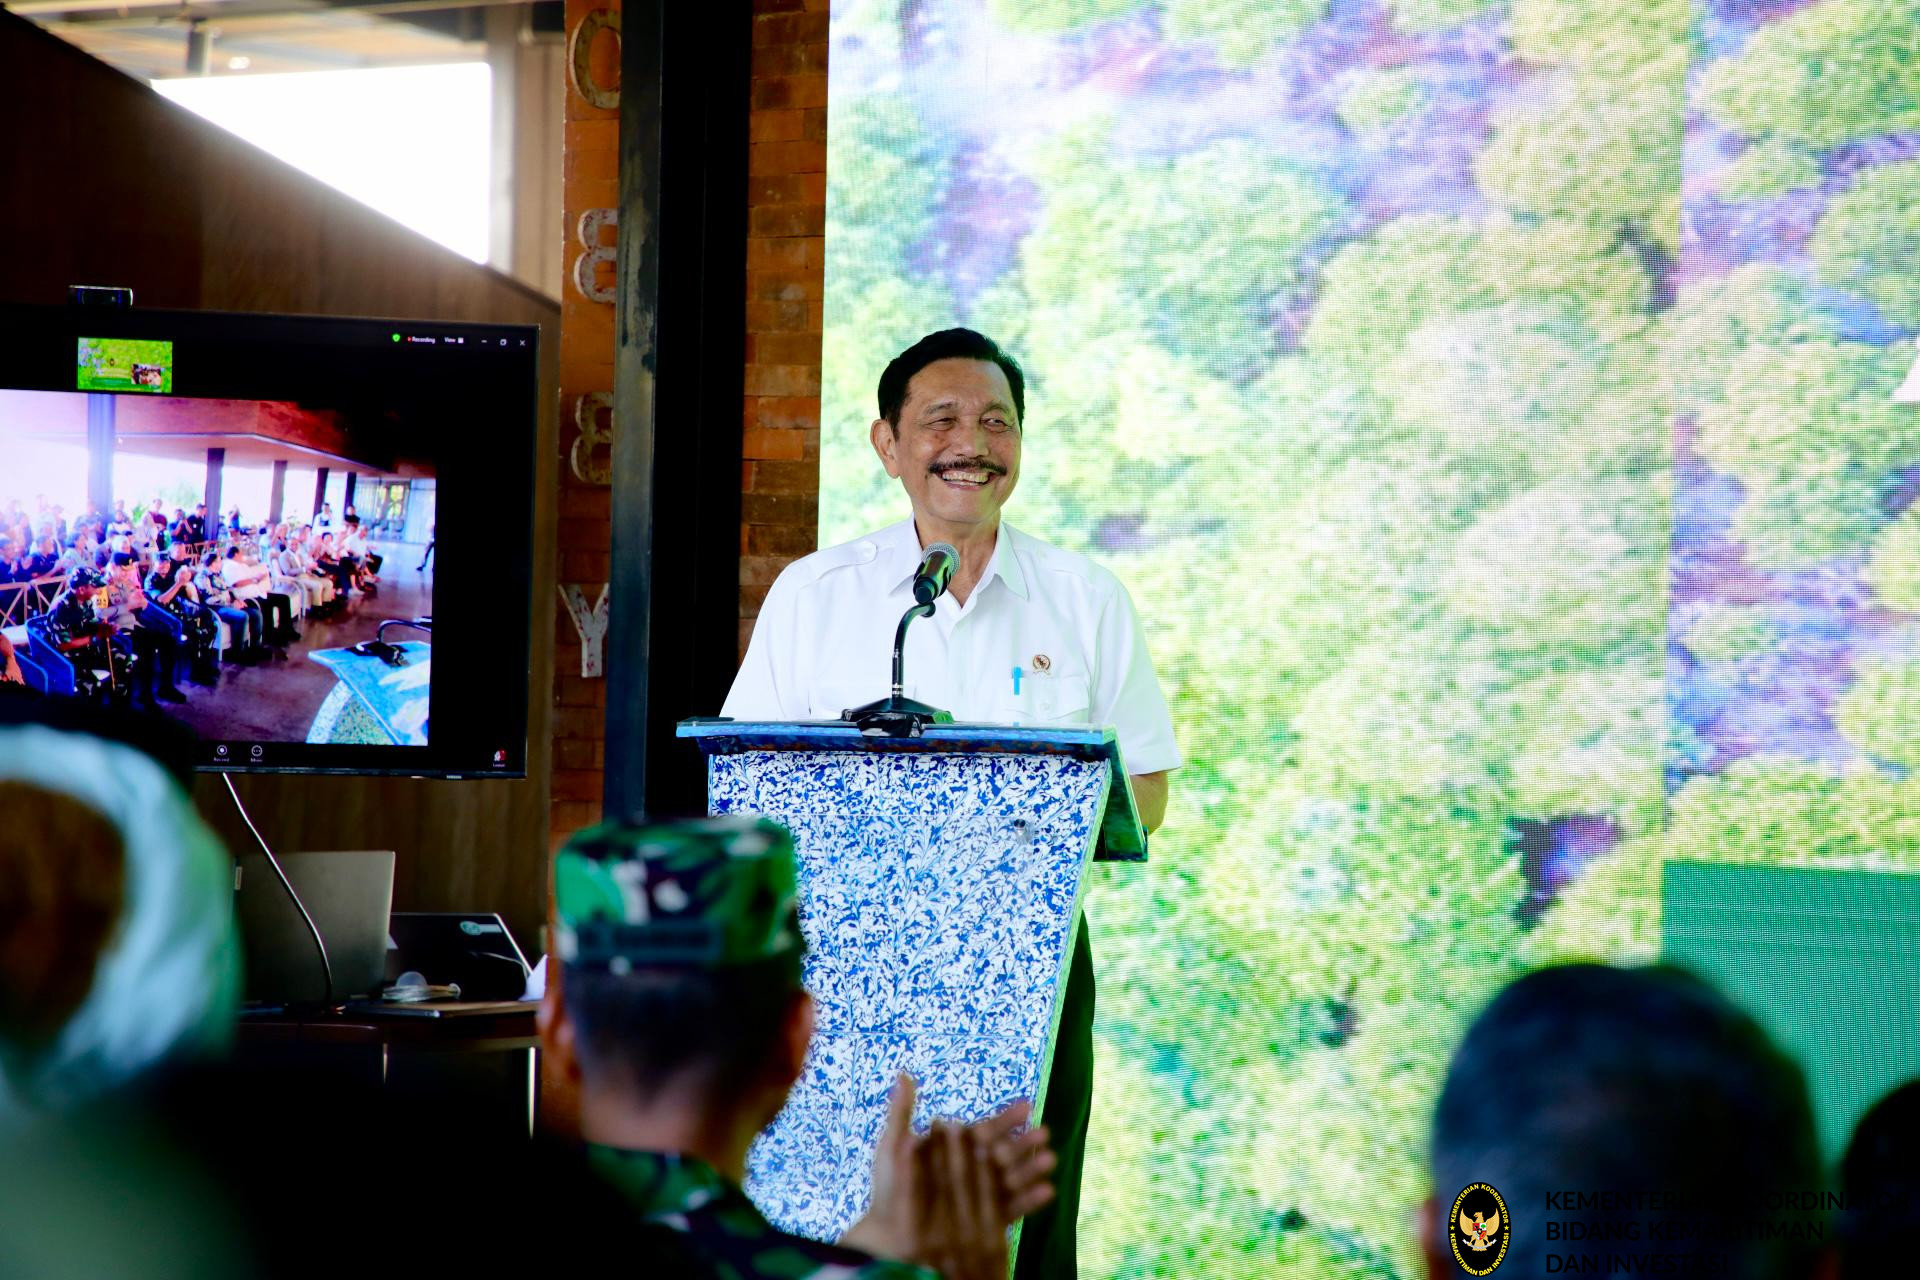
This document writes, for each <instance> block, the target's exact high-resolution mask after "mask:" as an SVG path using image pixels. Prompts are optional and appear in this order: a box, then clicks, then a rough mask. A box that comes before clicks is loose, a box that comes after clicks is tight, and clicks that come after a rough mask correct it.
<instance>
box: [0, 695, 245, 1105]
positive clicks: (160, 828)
mask: <svg viewBox="0 0 1920 1280" xmlns="http://www.w3.org/2000/svg"><path fill="white" fill-rule="evenodd" d="M0 813H3V814H5V815H6V820H5V821H4V822H0V1123H4V1122H5V1121H6V1120H8V1119H10V1118H13V1117H25V1116H30V1115H33V1114H36V1113H42V1112H49V1111H58V1110H61V1109H63V1108H67V1107H71V1106H75V1105H79V1104H82V1103H84V1102H86V1101H87V1100H89V1099H91V1098H95V1097H98V1096H101V1095H103V1094H107V1093H110V1092H112V1091H114V1090H117V1089H119V1088H121V1087H122V1086H124V1085H125V1084H126V1083H128V1082H129V1081H131V1080H133V1079H135V1078H137V1077H139V1076H141V1075H143V1074H144V1073H146V1072H148V1071H150V1070H152V1069H153V1068H154V1067H156V1066H158V1065H160V1064H162V1063H165V1062H167V1061H169V1060H172V1059H174V1058H177V1057H189V1058H192V1057H207V1056H215V1055H218V1054H219V1053H221V1052H223V1051H224V1049H225V1048H226V1045H227V1041H228V1038H229V1036H230V1034H231V1031H232V1025H233V1016H234V1009H235V1007H236V1002H237V1000H238V995H239V972H240V970H239V950H238V945H237V942H236V940H235V935H234V925H233V904H232V897H233V864H232V862H231V861H230V860H229V859H228V857H227V855H226V852H225V850H224V849H222V848H221V846H220V843H219V840H218V839H217V838H216V837H215V836H214V835H213V833H212V832H211V831H210V830H208V829H207V827H206V825H205V824H204V823H202V822H201V820H200V818H199V815H198V814H196V813H195V812H194V810H193V806H192V804H191V802H190V801H189V800H188V799H187V797H186V794H185V792H184V791H183V790H182V789H181V787H180V786H179V784H178V783H177V782H176V781H175V780H174V779H173V778H172V777H170V776H168V772H167V770H166V769H165V768H164V767H163V766H162V765H161V764H160V763H158V762H157V761H156V760H154V759H153V758H152V757H151V756H149V755H147V754H146V753H145V752H144V751H141V750H138V749H136V748H135V747H133V746H131V745H128V744H126V743H122V742H114V741H108V740H106V739H103V738H98V737H94V736H91V735H90V734H87V733H82V732H76V731H73V730H72V729H56V728H52V727H49V726H46V725H40V724H25V723H10V724H0Z"/></svg>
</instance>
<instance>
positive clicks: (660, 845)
mask: <svg viewBox="0 0 1920 1280" xmlns="http://www.w3.org/2000/svg"><path fill="white" fill-rule="evenodd" d="M796 884H797V881H796V871H795V862H794V856H793V838H792V837H791V836H790V835H788V834H787V830H786V828H785V827H782V826H780V825H779V824H778V823H775V822H769V821H767V820H766V819H764V818H746V817H720V818H695V819H690V820H687V821H684V822H661V823H650V824H642V823H635V822H603V823H601V824H600V825H598V826H595V827H589V828H587V829H586V830H585V831H581V832H579V833H578V834H576V835H575V836H574V837H573V838H572V839H571V840H569V841H567V843H566V846H565V847H564V848H562V849H561V850H560V854H559V856H558V857H557V858H556V859H555V860H554V868H553V901H554V915H555V918H556V919H555V934H554V951H555V953H556V954H557V955H558V956H559V957H560V960H561V962H562V963H564V964H567V965H571V966H574V967H576V968H585V969H599V970H604V971H607V972H611V973H626V972H628V971H630V970H632V969H635V968H639V967H642V966H647V967H654V968H673V969H719V968H725V967H728V966H732V965H747V964H759V963H763V962H768V961H788V962H791V964H792V965H793V969H794V972H795V973H796V974H797V973H798V972H799V967H800V957H801V956H802V955H803V954H804V953H805V951H806V942H805V941H804V940H803V939H802V938H801V936H800V913H799V905H798V896H797V895H798V891H797V887H796Z"/></svg>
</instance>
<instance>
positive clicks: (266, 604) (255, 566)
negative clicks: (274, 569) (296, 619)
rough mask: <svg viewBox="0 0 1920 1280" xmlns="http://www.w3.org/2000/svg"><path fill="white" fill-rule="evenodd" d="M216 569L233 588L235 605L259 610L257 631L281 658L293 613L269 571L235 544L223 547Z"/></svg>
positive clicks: (288, 636)
mask: <svg viewBox="0 0 1920 1280" xmlns="http://www.w3.org/2000/svg"><path fill="white" fill-rule="evenodd" d="M220 572H221V575H222V576H223V577H225V578H226V580H227V587H228V588H229V589H230V590H231V591H232V592H233V598H234V603H235V604H236V605H238V606H239V607H240V608H242V609H245V608H249V607H252V608H255V609H258V610H259V611H260V616H261V625H262V628H263V629H262V632H261V634H262V637H263V639H264V641H265V643H266V645H267V648H268V650H269V652H270V654H271V656H272V657H273V659H274V660H275V661H277V662H285V661H286V660H287V648H286V647H287V645H289V644H291V643H292V639H291V636H292V634H293V614H292V611H291V608H290V607H289V604H288V601H287V597H285V596H283V595H281V594H280V593H279V592H277V591H275V590H273V588H272V584H271V581H270V579H271V577H272V574H271V572H270V571H269V570H268V569H267V567H266V566H265V565H263V564H261V563H260V562H259V561H258V560H257V559H255V558H254V557H253V556H251V555H249V554H247V553H246V552H245V551H243V550H242V549H241V548H240V547H239V546H237V545H235V546H229V547H228V548H227V554H226V559H225V560H224V561H222V562H221V566H220Z"/></svg>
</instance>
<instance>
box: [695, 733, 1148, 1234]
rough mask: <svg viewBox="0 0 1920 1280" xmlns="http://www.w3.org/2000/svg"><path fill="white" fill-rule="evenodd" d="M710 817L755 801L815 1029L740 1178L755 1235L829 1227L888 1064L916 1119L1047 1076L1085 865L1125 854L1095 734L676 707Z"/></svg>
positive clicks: (857, 1166)
mask: <svg viewBox="0 0 1920 1280" xmlns="http://www.w3.org/2000/svg"><path fill="white" fill-rule="evenodd" d="M680 736H682V737H686V738H692V739H693V740H694V741H695V742H696V743H697V744H698V745H699V746H700V748H701V749H702V750H703V751H705V752H706V753H707V757H708V760H707V784H708V800H709V806H710V808H711V809H712V811H713V812H714V813H754V814H764V815H766V816H767V817H769V818H772V819H774V820H776V821H778V822H780V823H783V824H784V825H785V826H786V827H787V828H788V829H789V830H791V831H792V832H793V837H794V843H795V846H796V848H797V849H798V852H799V859H800V923H801V928H802V930H803V932H804V933H805V934H806V936H807V942H808V944H809V949H808V957H807V964H806V975H805V976H806V985H807V989H808V990H809V991H811V992H812V993H813V998H814V1002H815V1004H816V1005H817V1006H818V1025H817V1029H816V1031H815V1033H814V1038H813V1046H812V1049H811V1050H810V1052H809V1054H808V1057H807V1065H806V1069H805V1071H804V1072H803V1074H802V1075H801V1078H800V1081H799V1083H798V1084H797V1085H796V1086H795V1087H794V1091H793V1095H792V1097H791V1098H790V1099H789V1101H788V1102H787V1106H786V1110H784V1111H782V1112H781V1113H780V1116H779V1118H778V1119H776V1120H775V1121H774V1122H773V1124H772V1126H771V1127H769V1128H768V1129H767V1131H766V1132H765V1133H763V1134H762V1135H761V1136H760V1139H759V1141H758V1142H757V1143H755V1144H754V1148H753V1151H752V1153H751V1155H750V1156H749V1158H748V1164H747V1191H748V1193H749V1194H750V1195H751V1196H752V1198H753V1200H754V1203H756V1204H757V1205H758V1206H759V1207H760V1210H761V1212H763V1213H765V1214H766V1216H767V1217H768V1219H769V1220H771V1221H772V1222H773V1223H774V1224H776V1225H777V1226H779V1227H781V1228H783V1229H785V1230H788V1231H793V1232H796V1233H798V1234H801V1235H806V1236H811V1237H813V1238H815V1239H818V1240H833V1239H836V1238H838V1237H839V1235H840V1234H841V1233H842V1232H843V1231H845V1230H846V1229H847V1228H848V1227H849V1226H851V1225H852V1224H853V1223H854V1221H855V1220H856V1219H858V1218H859V1216H860V1215H861V1214H862V1213H864V1212H865V1211H866V1207H867V1200H868V1194H869V1188H868V1180H869V1177H870V1174H871V1172H872V1157H873V1147H874V1143H875V1142H876V1141H877V1140H878V1138H879V1136H880V1129H881V1126H882V1124H883V1122H884V1121H885V1119H886V1106H887V1093H888V1090H889V1089H890V1088H891V1087H892V1083H893V1079H894V1075H895V1073H896V1072H898V1071H900V1070H902V1069H905V1070H907V1071H910V1072H912V1073H913V1074H914V1076H915V1077H916V1078H917V1079H918V1080H919V1081H920V1085H921V1090H920V1102H919V1109H918V1114H917V1115H916V1120H918V1121H920V1122H922V1123H924V1122H925V1121H926V1120H927V1119H930V1118H931V1117H934V1116H947V1117H955V1118H958V1119H962V1120H977V1119H980V1118H981V1117H983V1116H986V1115H990V1114H991V1113H993V1112H995V1111H997V1110H999V1109H1000V1108H1001V1107H1002V1106H1004V1105H1006V1104H1007V1103H1009V1102H1012V1101H1014V1100H1015V1099H1018V1098H1032V1099H1033V1101H1034V1105H1035V1107H1036V1110H1037V1112H1038V1114H1039V1115H1040V1116H1041V1118H1042V1119H1044V1118H1045V1107H1046V1098H1045V1096H1044V1095H1045V1088H1046V1080H1047V1070H1048V1067H1049V1065H1050V1064H1051V1062H1052V1058H1053V1037H1054V1032H1055V1029H1056V1028H1057V1026H1058V1023H1059V1009H1060V995H1061V992H1062V990H1063V989H1064V987H1065V984H1066V974H1067V961H1068V959H1069V957H1071V956H1072V954H1073V941H1074V932H1075V930H1076V929H1077V928H1078V927H1079V920H1080V894H1081V889H1082V885H1083V882H1084V873H1085V870H1086V866H1087V863H1088V861H1089V860H1090V859H1096V858H1097V859H1101V860H1114V861H1136V862H1137V861H1144V860H1145V858H1146V836H1145V833H1144V832H1143V831H1142V830H1141V827H1140V821H1139V818H1138V816H1137V814H1136V812H1135V809H1134V803H1133V791H1132V788H1131V786H1130V785H1129V784H1128V782H1127V775H1126V772H1125V769H1124V768H1123V767H1122V764H1121V760H1120V752H1119V748H1118V746H1117V745H1116V744H1115V742H1114V736H1113V732H1112V731H1111V730H1109V729H1035V728H1015V727H1012V726H997V725H940V726H936V727H931V728H928V729H927V730H926V732H925V733H924V734H923V735H922V736H921V737H918V738H872V737H866V736H863V735H862V734H861V733H860V732H859V731H858V730H856V729H854V728H852V727H851V726H848V725H845V724H840V723H794V724H763V723H746V722H734V721H725V720H719V721H715V720H691V721H687V722H685V723H683V724H682V725H681V726H680Z"/></svg>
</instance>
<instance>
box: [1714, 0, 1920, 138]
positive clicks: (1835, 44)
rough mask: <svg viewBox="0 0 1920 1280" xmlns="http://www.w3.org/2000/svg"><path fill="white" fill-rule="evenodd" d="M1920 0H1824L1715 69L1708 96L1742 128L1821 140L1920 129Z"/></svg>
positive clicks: (1726, 119)
mask: <svg viewBox="0 0 1920 1280" xmlns="http://www.w3.org/2000/svg"><path fill="white" fill-rule="evenodd" d="M1916 33H1920V5H1916V4H1914V3H1913V2H1912V0H1821V2H1820V3H1816V4H1811V5H1808V6H1807V7H1806V8H1804V9H1801V10H1800V11H1799V12H1797V13H1794V14H1791V15H1789V16H1788V17H1786V18H1785V19H1783V20H1782V21H1780V22H1777V23H1774V24H1773V25H1771V26H1768V27H1766V28H1765V29H1763V30H1762V31H1760V32H1759V33H1758V34H1757V35H1755V36H1754V37H1753V39H1751V40H1749V41H1748V42H1747V44H1746V46H1745V47H1744V48H1743V49H1741V51H1740V52H1739V53H1738V54H1736V55H1735V56H1733V57H1730V58H1725V59H1722V60H1720V61H1718V62H1716V63H1714V64H1712V65H1711V66H1709V67H1707V68H1706V71H1705V73H1704V75H1703V77H1702V80H1701V84H1700V91H1699V99H1698V100H1699V103H1700V105H1701V106H1702V107H1704V109H1705V110H1706V111H1707V113H1708V114H1709V115H1711V116H1712V117H1713V118H1714V119H1715V120H1717V121H1718V122H1720V123H1721V124H1723V125H1726V126H1727V127H1729V128H1731V129H1735V130H1738V131H1739V132H1741V133H1746V134H1752V135H1755V136H1766V137H1776V138H1782V139H1785V140H1786V141H1789V142H1798V143H1804V144H1806V145H1808V146H1812V147H1819V148H1824V147H1831V146H1834V145H1836V144H1838V143H1842V142H1850V141H1853V140H1855V139H1859V138H1870V137H1874V136H1876V135H1879V134H1889V133H1900V132H1903V131H1906V130H1910V129H1915V128H1920V36H1917V35H1916Z"/></svg>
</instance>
